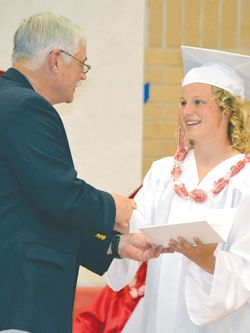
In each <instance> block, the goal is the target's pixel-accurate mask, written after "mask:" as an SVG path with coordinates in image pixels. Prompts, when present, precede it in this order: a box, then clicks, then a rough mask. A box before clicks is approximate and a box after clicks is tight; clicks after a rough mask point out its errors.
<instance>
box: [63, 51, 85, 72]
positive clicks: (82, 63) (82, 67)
mask: <svg viewBox="0 0 250 333" xmlns="http://www.w3.org/2000/svg"><path fill="white" fill-rule="evenodd" d="M59 51H60V52H62V53H65V54H67V55H68V56H70V57H72V58H73V59H75V60H76V61H78V62H79V63H80V64H81V71H82V73H84V74H87V73H88V71H89V70H90V69H91V66H90V65H87V64H85V63H84V62H83V61H81V60H79V59H77V58H76V57H74V56H73V55H72V54H70V53H69V52H67V51H64V50H59Z"/></svg>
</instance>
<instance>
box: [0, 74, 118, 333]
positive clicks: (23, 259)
mask: <svg viewBox="0 0 250 333" xmlns="http://www.w3.org/2000/svg"><path fill="white" fill-rule="evenodd" d="M114 221H115V204H114V200H113V198H112V197H111V195H110V194H108V193H106V192H103V191H100V190H97V189H95V188H94V187H92V186H91V185H89V184H87V183H86V182H84V181H83V180H81V179H79V178H77V173H76V171H75V169H74V165H73V161H72V157H71V153H70V148H69V144H68V140H67V136H66V133H65V129H64V126H63V123H62V121H61V118H60V117H59V115H58V113H57V111H56V110H55V109H54V108H53V106H52V105H51V104H50V103H49V102H48V101H47V100H45V99H44V98H43V97H42V96H40V95H39V94H38V93H36V92H35V91H34V89H33V87H32V86H31V84H30V83H29V82H28V80H27V79H26V78H25V77H24V76H23V75H22V74H21V73H20V72H18V71H17V70H15V69H13V68H11V69H9V70H8V71H7V72H6V73H5V74H4V75H3V76H2V78H1V79H0V269H1V271H0V272H1V273H0V330H4V329H11V328H12V329H22V330H25V331H29V332H32V333H70V332H71V330H72V329H71V327H72V308H73V301H74V294H75V287H76V280H77V275H78V269H79V265H83V266H85V267H87V268H88V269H90V270H92V271H94V272H96V273H98V274H103V273H104V272H105V271H106V270H107V268H108V266H109V265H110V263H111V260H112V257H111V256H107V255H106V252H107V248H108V246H109V243H110V238H111V236H112V229H113V225H114Z"/></svg>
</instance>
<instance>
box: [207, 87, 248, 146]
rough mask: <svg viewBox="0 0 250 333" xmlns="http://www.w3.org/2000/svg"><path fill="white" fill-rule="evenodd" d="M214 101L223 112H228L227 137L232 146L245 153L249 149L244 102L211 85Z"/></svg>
mask: <svg viewBox="0 0 250 333" xmlns="http://www.w3.org/2000/svg"><path fill="white" fill-rule="evenodd" d="M212 88H213V93H214V96H215V100H216V102H217V103H218V104H219V106H220V108H221V110H222V112H223V113H225V114H226V113H230V114H231V117H230V120H229V127H228V137H229V140H230V143H231V145H232V147H234V148H235V149H237V150H238V151H240V152H242V153H245V152H247V151H248V150H249V147H248V144H249V130H248V128H247V119H246V104H245V103H244V101H243V99H242V98H241V97H240V96H235V95H232V94H231V93H230V92H228V91H226V90H224V89H221V88H218V87H215V86H212Z"/></svg>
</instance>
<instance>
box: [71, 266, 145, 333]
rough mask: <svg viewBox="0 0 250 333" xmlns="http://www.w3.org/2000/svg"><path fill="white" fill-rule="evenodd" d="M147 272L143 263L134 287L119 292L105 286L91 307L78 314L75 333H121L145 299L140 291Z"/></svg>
mask: <svg viewBox="0 0 250 333" xmlns="http://www.w3.org/2000/svg"><path fill="white" fill-rule="evenodd" d="M146 271H147V265H146V263H143V264H142V265H141V267H140V268H139V270H138V272H137V275H136V278H135V280H134V281H132V286H129V285H128V286H126V287H124V288H123V289H122V290H120V291H118V292H115V291H113V290H112V289H111V288H109V286H105V287H104V288H103V290H102V291H101V293H100V294H99V295H98V296H97V298H96V299H95V300H94V301H93V302H92V303H91V305H90V306H88V307H87V308H86V309H85V310H83V311H82V312H80V313H79V314H78V316H77V317H76V319H75V321H74V323H73V333H85V332H88V333H120V332H121V331H122V329H123V327H124V325H125V324H126V322H127V320H128V318H129V317H130V315H131V313H132V312H133V311H134V309H135V307H136V305H137V303H138V302H139V300H140V299H141V298H142V297H143V293H141V292H140V290H141V289H142V287H144V285H145V279H146ZM135 290H137V291H139V292H137V293H136V292H135ZM132 295H134V296H133V297H132ZM134 297H136V298H134Z"/></svg>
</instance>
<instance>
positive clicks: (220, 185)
mask: <svg viewBox="0 0 250 333" xmlns="http://www.w3.org/2000/svg"><path fill="white" fill-rule="evenodd" d="M180 131H181V130H180ZM188 151H189V149H188V148H184V138H183V135H182V133H180V134H179V140H178V148H177V152H176V153H175V155H174V165H173V168H172V171H171V177H172V180H173V182H174V191H175V192H176V193H177V194H178V195H179V196H180V197H182V198H184V199H191V200H194V201H196V202H204V201H206V200H207V199H208V193H209V192H210V193H212V194H213V195H216V194H219V193H220V192H221V191H222V190H223V189H224V188H225V187H226V186H227V185H228V183H229V181H230V178H232V177H233V176H235V175H236V174H237V173H239V172H240V171H241V170H242V169H243V168H244V167H245V165H246V163H249V162H250V155H245V157H244V158H243V159H242V160H240V161H238V162H237V163H236V164H235V165H233V166H232V167H231V168H230V170H229V171H228V172H227V174H226V176H225V177H222V178H220V179H218V180H216V181H215V182H214V184H213V188H212V189H211V190H210V191H209V192H206V191H204V190H202V189H194V190H192V191H190V192H189V191H188V190H187V188H186V185H185V184H183V183H178V182H177V179H178V178H179V177H180V176H181V174H182V169H181V163H182V162H183V161H184V160H185V158H186V156H187V153H188Z"/></svg>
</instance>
